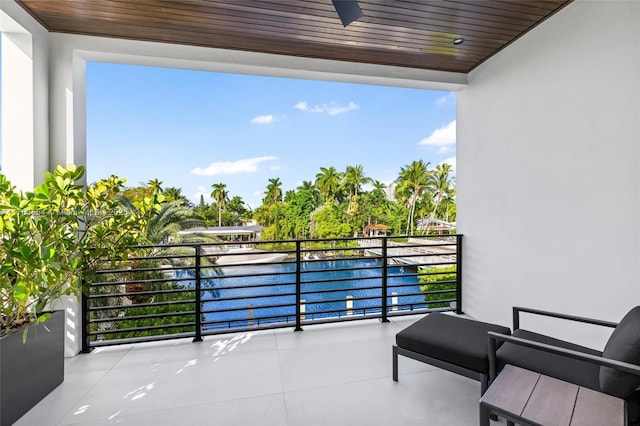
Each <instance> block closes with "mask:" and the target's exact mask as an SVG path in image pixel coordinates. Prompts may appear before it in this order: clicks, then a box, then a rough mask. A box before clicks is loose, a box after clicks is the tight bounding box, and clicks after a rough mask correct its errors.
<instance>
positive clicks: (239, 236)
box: [178, 225, 264, 241]
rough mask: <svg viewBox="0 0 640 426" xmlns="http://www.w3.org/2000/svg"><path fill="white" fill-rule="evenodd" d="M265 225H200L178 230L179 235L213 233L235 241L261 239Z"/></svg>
mask: <svg viewBox="0 0 640 426" xmlns="http://www.w3.org/2000/svg"><path fill="white" fill-rule="evenodd" d="M262 231H264V226H260V225H251V226H209V227H205V226H198V227H195V228H189V229H183V230H182V231H178V235H194V234H195V235H213V236H215V237H219V238H220V239H227V240H233V241H259V240H260V237H261V236H262Z"/></svg>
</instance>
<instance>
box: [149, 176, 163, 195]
mask: <svg viewBox="0 0 640 426" xmlns="http://www.w3.org/2000/svg"><path fill="white" fill-rule="evenodd" d="M147 185H149V186H150V187H151V189H152V190H153V193H154V194H159V193H161V192H162V181H161V180H158V179H151V180H149V181H147Z"/></svg>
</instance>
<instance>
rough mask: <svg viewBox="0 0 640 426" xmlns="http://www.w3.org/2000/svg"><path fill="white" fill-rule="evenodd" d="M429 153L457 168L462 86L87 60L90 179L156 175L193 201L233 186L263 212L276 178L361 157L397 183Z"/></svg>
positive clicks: (380, 176) (291, 185) (290, 181)
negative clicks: (445, 88) (458, 90)
mask: <svg viewBox="0 0 640 426" xmlns="http://www.w3.org/2000/svg"><path fill="white" fill-rule="evenodd" d="M419 159H422V160H424V161H429V162H431V167H434V166H435V165H437V164H440V163H442V162H445V161H446V162H448V163H452V165H454V166H455V95H454V94H453V93H449V92H440V91H427V90H417V89H403V88H393V87H384V86H368V85H358V84H345V83H334V82H322V81H311V80H295V79H285V78H275V77H260V76H247V75H239V74H222V73H212V72H202V71H187V70H177V69H166V68H150V67H140V66H130V65H116V64H107V63H93V62H91V63H88V64H87V173H88V176H87V177H88V181H89V182H93V181H95V180H97V179H100V178H103V177H106V176H109V175H111V174H116V175H118V176H121V177H125V178H127V181H128V185H130V186H135V185H138V184H140V183H144V182H147V181H148V180H150V179H153V178H158V179H160V180H162V181H163V182H164V184H163V186H164V187H167V186H176V187H180V188H182V189H183V194H185V195H186V196H188V197H189V198H190V199H192V200H194V201H197V200H199V197H200V194H201V193H203V194H204V195H205V199H206V200H207V201H209V193H210V192H211V184H213V183H218V182H223V183H225V184H226V185H227V189H228V191H229V196H230V197H233V196H235V195H239V196H241V197H242V198H243V199H244V201H245V202H247V203H248V204H249V205H251V206H252V207H253V208H255V207H257V206H259V205H260V202H261V200H262V197H263V195H264V194H263V193H264V191H265V188H266V185H267V183H268V179H269V178H275V177H279V178H280V180H281V181H282V183H283V190H284V191H287V190H290V189H295V188H296V187H297V186H298V185H299V184H300V182H302V180H311V181H312V180H314V179H315V175H316V173H318V172H319V171H320V167H329V166H334V167H335V168H336V169H337V170H338V171H344V170H345V168H346V167H347V166H348V165H356V164H361V165H362V166H363V168H364V172H365V174H366V175H367V176H369V177H372V178H374V179H376V180H379V181H381V182H384V183H390V182H391V181H393V180H394V179H395V178H396V177H397V175H398V172H399V171H400V168H401V167H402V166H405V165H407V164H409V163H411V162H412V161H414V160H419Z"/></svg>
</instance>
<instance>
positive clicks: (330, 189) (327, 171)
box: [315, 166, 342, 204]
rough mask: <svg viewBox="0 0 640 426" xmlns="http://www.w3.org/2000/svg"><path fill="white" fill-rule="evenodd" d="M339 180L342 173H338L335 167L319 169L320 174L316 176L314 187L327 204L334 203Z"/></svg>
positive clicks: (338, 189) (338, 188) (338, 190)
mask: <svg viewBox="0 0 640 426" xmlns="http://www.w3.org/2000/svg"><path fill="white" fill-rule="evenodd" d="M341 180H342V173H339V172H338V171H337V170H336V169H335V167H333V166H331V167H329V168H327V167H320V173H318V174H316V182H315V185H316V187H317V188H318V190H319V191H320V195H322V198H324V200H325V202H326V203H327V204H333V202H334V201H335V197H336V195H338V193H339V192H340V181H341Z"/></svg>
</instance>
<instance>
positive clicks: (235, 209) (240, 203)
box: [227, 195, 249, 223]
mask: <svg viewBox="0 0 640 426" xmlns="http://www.w3.org/2000/svg"><path fill="white" fill-rule="evenodd" d="M227 210H228V211H230V212H232V213H233V214H235V215H236V223H241V222H242V219H244V218H245V216H246V215H247V213H248V212H249V209H248V208H247V205H246V204H245V202H244V200H243V199H242V197H240V196H239V195H236V196H235V197H233V198H232V199H230V200H229V202H228V203H227Z"/></svg>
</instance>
